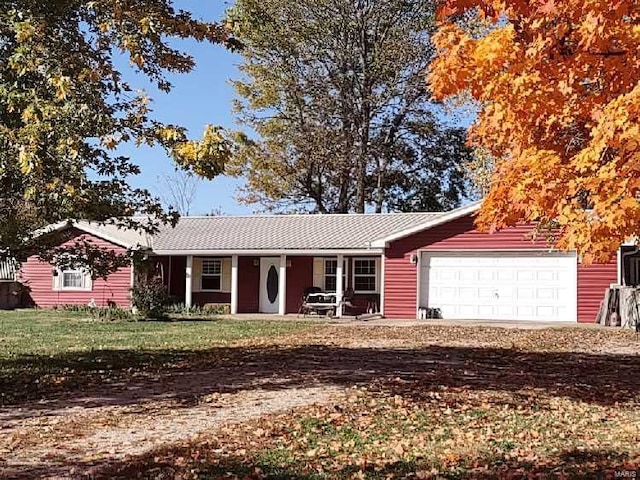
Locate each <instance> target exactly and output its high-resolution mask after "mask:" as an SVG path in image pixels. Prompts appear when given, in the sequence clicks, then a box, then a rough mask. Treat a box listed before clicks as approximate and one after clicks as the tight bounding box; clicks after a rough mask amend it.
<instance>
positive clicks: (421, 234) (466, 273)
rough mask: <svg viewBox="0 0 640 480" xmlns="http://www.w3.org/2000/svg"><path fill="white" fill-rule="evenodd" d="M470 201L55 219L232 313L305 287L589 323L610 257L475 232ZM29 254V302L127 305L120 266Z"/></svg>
mask: <svg viewBox="0 0 640 480" xmlns="http://www.w3.org/2000/svg"><path fill="white" fill-rule="evenodd" d="M478 208H479V204H472V205H467V206H465V207H462V208H459V209H456V210H453V211H450V212H444V213H428V212H427V213H389V214H345V215H270V216H223V217H183V218H182V219H180V221H179V222H178V224H177V226H176V227H175V228H171V227H165V228H163V229H162V230H161V231H160V232H159V233H158V234H157V235H155V236H154V237H153V238H147V237H146V236H144V235H139V234H138V233H136V232H132V231H125V230H118V229H116V228H115V227H113V226H100V225H94V224H89V223H86V222H77V223H75V224H73V225H71V224H60V225H58V226H53V228H54V229H62V228H68V229H73V235H84V236H86V238H91V239H93V240H94V241H95V242H100V244H101V245H102V246H107V247H109V248H113V249H114V250H118V251H121V250H122V249H132V248H134V249H142V250H144V251H146V252H147V255H148V256H149V260H150V261H151V262H152V263H153V264H154V266H155V269H156V271H157V272H159V275H160V276H161V278H162V279H163V281H164V283H165V285H166V286H167V288H168V290H169V292H170V294H171V295H172V296H173V297H174V298H175V299H176V301H177V302H183V303H185V304H187V305H196V304H197V305H204V304H208V303H225V304H229V305H230V310H231V312H232V313H273V314H287V313H296V312H297V311H298V309H299V307H300V302H301V299H302V296H303V292H304V290H305V288H307V287H310V286H316V287H319V288H320V289H322V290H324V291H334V292H336V298H337V300H338V301H339V300H340V298H341V296H342V294H343V292H344V291H345V290H347V289H352V290H353V291H354V296H353V299H352V302H354V303H355V304H356V305H358V306H360V307H361V308H363V309H366V308H367V307H370V306H371V305H375V306H376V309H377V310H378V311H379V313H380V314H382V315H384V316H385V317H388V318H417V316H418V311H419V310H420V309H432V310H438V311H439V312H441V314H442V316H443V317H444V318H450V319H487V320H494V319H497V320H499V319H504V320H525V321H527V320H532V321H546V320H548V321H567V322H576V321H578V322H594V321H595V319H596V315H597V313H598V309H599V306H600V302H601V300H602V292H603V291H604V290H605V288H607V287H608V286H609V284H611V283H616V282H619V281H620V273H619V271H620V264H621V258H619V257H620V255H618V256H616V255H613V256H612V258H611V260H610V262H608V263H606V264H601V265H591V266H584V265H582V264H581V263H580V260H579V258H578V256H577V255H576V254H575V252H568V253H566V252H557V251H553V250H551V249H550V248H549V246H548V245H547V244H546V243H545V242H544V239H542V238H538V239H535V240H534V239H532V236H531V235H530V234H531V232H532V230H533V228H532V227H531V226H525V225H523V226H519V227H514V228H508V229H505V230H503V231H501V232H498V233H495V234H488V233H482V232H479V231H478V230H477V229H476V228H475V226H474V214H475V212H476V211H477V209H478ZM82 275H83V274H82V272H74V271H62V272H57V271H56V270H55V269H52V267H51V266H50V265H47V264H43V263H42V262H39V261H37V260H36V259H29V260H28V261H27V263H26V264H25V266H24V268H23V270H22V272H21V278H22V280H23V281H24V282H25V283H26V284H27V285H28V286H29V288H30V289H31V298H32V300H33V303H34V304H35V305H37V306H42V307H50V306H53V305H59V304H68V303H88V302H90V301H93V302H94V303H96V304H98V305H106V304H108V303H115V304H118V305H121V306H127V305H128V303H129V289H130V287H131V285H132V282H133V280H134V278H135V275H134V272H133V270H132V269H131V267H128V268H124V269H122V270H121V271H118V272H116V273H114V274H113V275H112V276H111V277H109V279H108V280H107V281H106V282H105V281H95V282H89V281H87V279H86V278H84V277H83V276H82Z"/></svg>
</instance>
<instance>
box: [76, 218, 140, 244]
mask: <svg viewBox="0 0 640 480" xmlns="http://www.w3.org/2000/svg"><path fill="white" fill-rule="evenodd" d="M75 225H76V226H77V227H78V228H80V229H81V230H89V231H91V232H95V233H97V234H99V235H100V234H101V235H102V236H103V237H104V238H105V239H107V240H116V241H117V242H118V243H119V244H120V245H123V246H126V247H137V246H140V247H143V248H147V247H150V246H151V240H152V239H151V238H149V235H148V234H146V233H144V232H139V231H137V230H133V229H130V228H119V227H118V226H116V225H110V224H106V225H100V224H98V223H95V222H85V221H80V222H76V223H75Z"/></svg>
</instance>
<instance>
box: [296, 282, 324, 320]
mask: <svg viewBox="0 0 640 480" xmlns="http://www.w3.org/2000/svg"><path fill="white" fill-rule="evenodd" d="M320 292H322V289H321V288H320V287H307V288H305V289H304V292H303V294H302V300H301V301H300V307H299V308H298V316H299V315H302V316H303V317H304V316H305V315H309V314H311V313H312V312H315V310H314V309H313V308H312V307H311V306H310V305H309V297H310V296H312V295H313V294H314V293H320Z"/></svg>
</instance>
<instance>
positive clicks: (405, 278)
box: [384, 215, 617, 323]
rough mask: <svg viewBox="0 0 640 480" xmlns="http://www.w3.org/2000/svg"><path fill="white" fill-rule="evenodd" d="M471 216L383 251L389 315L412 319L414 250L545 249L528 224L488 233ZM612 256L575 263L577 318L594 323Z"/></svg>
mask: <svg viewBox="0 0 640 480" xmlns="http://www.w3.org/2000/svg"><path fill="white" fill-rule="evenodd" d="M473 222H474V221H473V218H472V217H471V216H470V215H469V216H466V217H462V218H459V219H457V220H453V221H451V222H449V223H446V224H444V225H440V226H438V227H435V228H433V229H430V230H425V231H423V232H419V233H416V234H414V235H410V236H408V237H405V238H402V239H399V240H397V241H395V242H393V243H392V244H391V245H390V246H389V248H387V251H386V254H385V275H384V284H385V305H384V314H385V316H386V317H388V318H415V316H416V300H417V281H418V280H417V279H418V277H417V269H418V266H417V265H413V264H412V263H411V262H410V257H411V254H413V253H415V252H416V251H417V250H435V251H437V250H512V249H513V250H515V249H533V248H542V249H544V248H548V244H547V242H546V241H545V239H544V238H538V239H535V240H534V239H532V237H531V236H529V235H528V234H530V233H531V232H532V230H533V227H532V226H531V225H521V226H517V227H512V228H507V229H504V230H502V231H500V232H496V233H493V234H488V233H484V232H480V231H478V230H477V229H476V228H475V226H474V223H473ZM616 278H617V267H616V260H615V257H614V258H613V259H612V261H611V262H610V263H608V264H606V265H593V266H589V267H586V266H582V265H579V266H578V321H579V322H585V323H588V322H593V321H594V320H595V315H596V313H597V310H598V308H599V306H600V301H601V299H602V295H603V292H604V289H605V288H606V287H607V286H609V284H610V283H613V282H615V281H616Z"/></svg>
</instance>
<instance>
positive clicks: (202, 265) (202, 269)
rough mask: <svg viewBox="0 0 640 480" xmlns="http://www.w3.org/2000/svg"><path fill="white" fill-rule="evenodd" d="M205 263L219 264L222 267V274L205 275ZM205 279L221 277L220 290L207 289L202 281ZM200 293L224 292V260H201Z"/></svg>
mask: <svg viewBox="0 0 640 480" xmlns="http://www.w3.org/2000/svg"><path fill="white" fill-rule="evenodd" d="M205 262H217V263H218V265H219V266H220V273H204V264H205ZM204 277H219V278H220V288H218V289H215V290H214V289H210V288H209V289H206V288H204V287H203V286H202V279H203V278H204ZM200 291H201V292H222V258H203V259H201V260H200Z"/></svg>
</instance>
